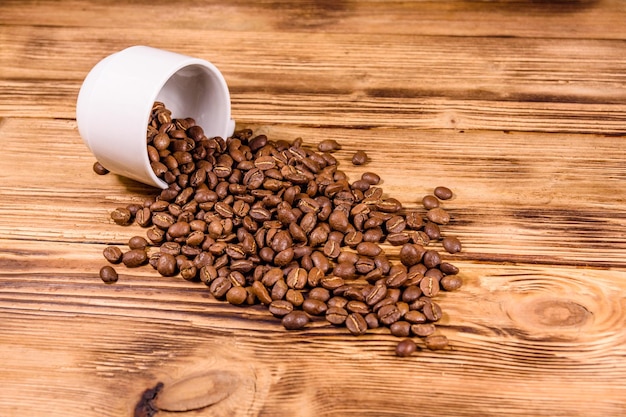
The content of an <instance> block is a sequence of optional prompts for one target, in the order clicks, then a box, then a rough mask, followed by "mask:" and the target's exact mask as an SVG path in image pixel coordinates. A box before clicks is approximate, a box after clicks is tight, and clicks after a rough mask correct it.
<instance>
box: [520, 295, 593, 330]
mask: <svg viewBox="0 0 626 417" xmlns="http://www.w3.org/2000/svg"><path fill="white" fill-rule="evenodd" d="M532 315H533V316H534V317H535V318H536V320H537V323H539V324H541V325H543V326H549V327H561V326H582V325H583V324H585V322H586V321H587V319H588V318H589V315H590V313H589V311H588V310H587V309H586V308H585V307H583V306H582V305H580V304H577V303H575V302H573V301H570V300H558V299H557V300H542V301H540V302H538V303H535V304H534V307H533V311H532Z"/></svg>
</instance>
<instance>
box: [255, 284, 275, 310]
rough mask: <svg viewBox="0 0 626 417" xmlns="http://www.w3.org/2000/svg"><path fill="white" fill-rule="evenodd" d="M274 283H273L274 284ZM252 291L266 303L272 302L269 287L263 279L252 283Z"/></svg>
mask: <svg viewBox="0 0 626 417" xmlns="http://www.w3.org/2000/svg"><path fill="white" fill-rule="evenodd" d="M272 285H273V284H272ZM252 291H253V292H254V294H255V295H256V296H257V298H258V299H259V301H260V302H261V303H263V304H265V305H269V304H270V303H271V302H272V297H271V296H270V293H269V291H268V290H267V287H266V286H265V285H263V283H262V282H261V281H254V282H253V283H252Z"/></svg>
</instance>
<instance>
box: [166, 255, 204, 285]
mask: <svg viewBox="0 0 626 417" xmlns="http://www.w3.org/2000/svg"><path fill="white" fill-rule="evenodd" d="M157 271H158V272H159V274H161V275H163V276H165V277H169V276H172V275H175V274H176V271H177V265H176V258H175V257H174V256H173V255H171V254H169V253H161V256H159V259H158V260H157ZM205 282H206V281H205Z"/></svg>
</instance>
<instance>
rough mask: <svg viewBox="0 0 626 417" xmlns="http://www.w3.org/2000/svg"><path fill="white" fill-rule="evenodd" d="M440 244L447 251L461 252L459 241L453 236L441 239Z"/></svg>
mask: <svg viewBox="0 0 626 417" xmlns="http://www.w3.org/2000/svg"><path fill="white" fill-rule="evenodd" d="M441 245H442V246H443V248H444V249H445V250H446V251H447V252H448V253H457V252H461V241H460V240H459V239H458V238H456V237H453V236H446V237H444V238H443V240H442V241H441Z"/></svg>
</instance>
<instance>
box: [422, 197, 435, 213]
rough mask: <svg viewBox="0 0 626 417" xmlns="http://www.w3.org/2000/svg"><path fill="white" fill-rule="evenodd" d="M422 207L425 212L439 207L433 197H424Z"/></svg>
mask: <svg viewBox="0 0 626 417" xmlns="http://www.w3.org/2000/svg"><path fill="white" fill-rule="evenodd" d="M422 205H423V206H424V208H425V209H426V210H430V209H434V208H437V207H439V199H438V198H437V197H435V196H434V195H426V196H424V198H422Z"/></svg>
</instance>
